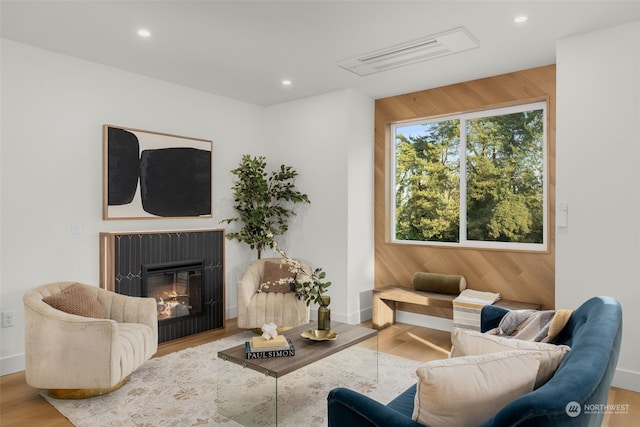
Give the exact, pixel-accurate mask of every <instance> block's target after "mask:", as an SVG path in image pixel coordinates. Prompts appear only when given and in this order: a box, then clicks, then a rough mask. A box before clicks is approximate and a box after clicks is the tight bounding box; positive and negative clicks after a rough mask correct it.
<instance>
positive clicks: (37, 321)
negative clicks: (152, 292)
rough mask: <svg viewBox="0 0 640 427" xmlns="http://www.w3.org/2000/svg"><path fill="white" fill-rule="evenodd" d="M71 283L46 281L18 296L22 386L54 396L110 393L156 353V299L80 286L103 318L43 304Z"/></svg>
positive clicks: (86, 395) (84, 395) (69, 396)
mask: <svg viewBox="0 0 640 427" xmlns="http://www.w3.org/2000/svg"><path fill="white" fill-rule="evenodd" d="M74 284H76V283H75V282H58V283H51V284H47V285H43V286H40V287H38V288H36V289H33V290H30V291H28V292H27V293H25V295H24V296H23V302H24V310H25V354H26V360H25V365H26V369H25V371H26V380H27V384H29V385H30V386H32V387H36V388H44V389H50V391H49V392H50V394H51V395H52V396H54V397H59V398H83V397H90V396H96V395H100V394H104V393H107V392H109V391H112V390H114V389H116V388H118V387H120V386H121V385H122V384H124V382H125V381H126V379H127V377H128V375H129V374H130V373H131V372H133V371H134V370H135V369H136V368H138V367H139V366H140V365H142V364H143V363H144V362H145V361H146V360H148V359H149V358H151V356H153V355H154V354H155V352H156V351H157V349H158V321H157V309H156V301H155V299H153V298H136V297H129V296H126V295H121V294H117V293H115V292H111V291H107V290H105V289H101V288H98V287H95V286H89V285H85V284H79V285H80V286H81V287H82V288H83V289H85V290H86V291H88V293H89V294H90V295H91V296H92V297H95V299H97V302H98V303H99V305H100V306H101V307H102V309H103V310H104V314H105V317H106V318H104V319H102V318H92V317H84V316H79V315H76V314H69V313H67V312H64V311H60V310H58V309H55V308H53V307H52V306H50V305H49V304H47V303H45V302H44V301H43V298H45V297H47V296H51V295H57V294H59V293H60V292H62V291H63V290H65V289H67V288H69V287H70V286H72V285H74ZM75 289H77V288H75ZM67 292H69V291H67ZM81 292H82V291H81ZM82 293H83V294H84V292H82ZM95 299H94V300H93V301H92V304H95ZM98 309H99V307H98Z"/></svg>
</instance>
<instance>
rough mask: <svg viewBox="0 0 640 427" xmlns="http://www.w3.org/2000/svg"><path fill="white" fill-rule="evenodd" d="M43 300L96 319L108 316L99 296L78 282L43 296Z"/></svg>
mask: <svg viewBox="0 0 640 427" xmlns="http://www.w3.org/2000/svg"><path fill="white" fill-rule="evenodd" d="M42 301H43V302H45V303H47V304H49V305H50V306H51V307H53V308H55V309H57V310H60V311H64V312H65V313H69V314H77V315H78V316H84V317H95V318H96V319H106V318H107V314H106V313H105V311H104V309H103V308H102V306H101V305H100V303H99V302H98V298H97V297H95V296H94V295H91V292H89V291H87V290H86V289H85V288H83V287H82V285H79V284H77V283H76V284H73V285H71V286H69V287H68V288H66V289H63V290H62V291H61V292H59V293H57V294H54V295H49V296H46V297H44V298H42Z"/></svg>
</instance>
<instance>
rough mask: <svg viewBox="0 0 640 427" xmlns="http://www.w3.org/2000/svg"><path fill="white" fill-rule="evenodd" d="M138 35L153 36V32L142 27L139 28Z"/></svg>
mask: <svg viewBox="0 0 640 427" xmlns="http://www.w3.org/2000/svg"><path fill="white" fill-rule="evenodd" d="M138 35H139V36H140V37H149V36H151V32H150V31H149V30H145V29H144V28H141V29H139V30H138Z"/></svg>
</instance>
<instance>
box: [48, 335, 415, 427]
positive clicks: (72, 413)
mask: <svg viewBox="0 0 640 427" xmlns="http://www.w3.org/2000/svg"><path fill="white" fill-rule="evenodd" d="M251 336H254V335H253V334H252V333H251V332H245V333H242V334H238V335H234V336H232V337H229V338H224V339H221V340H217V341H213V342H211V343H207V344H203V345H200V346H197V347H192V348H187V349H185V350H182V351H179V352H176V353H171V354H168V355H166V356H163V357H158V358H154V359H151V360H149V361H148V362H147V363H145V364H144V365H142V366H141V367H140V368H138V369H137V370H136V371H135V372H134V373H133V374H131V376H130V378H129V381H128V382H127V383H126V384H125V385H124V386H123V387H121V388H120V389H118V390H116V391H114V392H112V393H110V394H107V395H104V396H99V397H94V398H91V399H84V400H58V399H54V398H51V397H49V396H48V395H47V394H46V392H42V393H41V395H42V396H43V397H44V398H45V399H46V400H47V401H48V402H49V403H50V404H51V405H53V406H54V407H55V408H56V409H57V410H58V411H60V413H62V414H63V415H64V416H65V417H67V418H68V419H69V421H71V423H73V424H74V425H75V426H79V427H102V426H105V427H107V426H110V427H115V426H135V427H159V426H179V427H183V426H184V427H187V426H219V425H222V426H230V427H231V426H239V425H246V426H254V425H255V426H262V425H270V424H271V423H270V422H267V420H268V419H270V417H271V416H272V415H273V414H272V413H271V411H273V410H275V409H274V408H275V405H274V402H273V401H272V399H273V396H269V395H268V393H266V394H264V395H258V397H256V396H255V395H252V396H243V393H242V392H239V393H231V397H225V398H221V400H225V399H226V400H225V401H224V402H222V401H221V402H220V404H221V405H228V404H229V403H230V402H229V399H233V401H234V402H236V403H237V404H238V405H243V406H244V407H245V408H247V409H246V410H244V411H242V412H243V413H242V414H241V415H242V416H241V417H240V418H241V422H242V424H239V423H237V422H235V421H231V420H230V419H229V418H227V417H226V416H224V415H222V414H220V413H218V410H217V409H218V406H217V403H218V396H217V394H218V392H217V380H218V374H217V368H218V365H219V363H221V364H222V363H224V364H225V365H226V364H227V363H229V362H222V361H220V362H219V361H218V359H217V354H218V351H219V350H223V349H225V348H229V347H233V346H234V345H238V344H241V343H243V342H245V341H247V340H249V338H250V337H251ZM370 353H371V350H368V349H366V348H362V347H352V348H351V349H349V350H348V351H343V352H340V353H337V354H335V355H333V356H331V358H328V359H325V360H322V361H320V362H316V363H314V364H311V365H309V366H307V367H305V368H302V369H299V370H297V371H294V372H292V373H290V374H287V375H285V376H283V377H282V378H280V379H278V390H279V391H280V392H279V394H278V399H277V405H278V425H282V426H296V427H298V426H325V425H326V424H327V400H326V397H327V394H328V393H329V390H331V389H332V388H334V387H337V386H342V387H347V388H350V389H353V390H357V391H359V392H360V393H363V394H365V395H367V396H369V397H371V398H373V399H375V400H377V401H379V402H381V403H387V402H389V401H390V400H392V399H393V398H394V397H396V396H397V395H398V394H400V393H401V392H403V391H404V390H406V389H407V388H408V387H409V386H410V385H411V384H413V383H415V382H416V375H415V371H416V368H417V367H418V366H419V365H420V362H416V361H413V360H408V359H403V358H400V357H396V356H392V355H388V354H385V353H379V358H378V381H377V382H376V381H374V380H371V379H367V378H363V377H360V376H356V375H355V374H349V373H347V372H345V370H343V369H341V367H343V366H348V365H354V364H355V365H357V364H358V363H359V361H360V360H362V359H364V358H366V357H370ZM334 368H335V369H334ZM244 371H249V370H248V369H244ZM268 380H271V379H270V378H268V377H265V376H264V375H258V376H256V375H255V372H253V371H251V372H246V375H245V374H241V375H238V376H237V381H236V384H239V385H240V386H242V388H241V390H247V391H248V390H257V389H259V386H260V384H259V383H264V381H268ZM225 396H226V393H225ZM231 403H233V402H231ZM249 404H251V405H253V406H252V408H249ZM225 411H226V409H225ZM225 413H229V412H225ZM233 417H234V418H236V416H235V415H234V416H233Z"/></svg>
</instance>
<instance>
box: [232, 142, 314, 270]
mask: <svg viewBox="0 0 640 427" xmlns="http://www.w3.org/2000/svg"><path fill="white" fill-rule="evenodd" d="M266 167H267V163H266V161H265V157H264V156H256V157H252V156H250V155H248V154H245V155H243V156H242V160H241V162H240V166H238V167H237V168H236V169H233V170H232V171H231V173H232V174H233V175H235V176H236V179H235V182H234V184H233V187H231V190H232V191H233V198H234V205H233V207H234V208H235V210H236V212H237V214H238V216H236V217H233V218H226V219H223V220H222V222H225V223H227V224H231V223H233V222H239V223H242V226H241V228H240V229H239V230H238V231H235V232H231V233H227V238H229V239H232V240H238V241H239V242H244V243H246V244H248V245H249V246H250V247H251V249H255V250H257V251H258V259H260V258H261V256H262V251H263V250H264V249H265V248H266V247H271V244H272V242H273V238H274V236H279V235H282V234H284V233H285V232H286V231H287V229H288V222H289V217H291V216H292V215H295V214H296V213H295V211H294V210H293V209H292V207H293V205H294V204H296V203H310V201H309V198H308V197H307V195H306V194H304V193H301V192H300V191H298V190H297V189H296V187H295V184H294V180H295V177H296V176H298V172H296V171H295V170H294V169H293V168H292V167H291V166H285V165H280V168H279V169H276V170H274V171H272V172H271V173H270V174H269V173H267V171H266Z"/></svg>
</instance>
